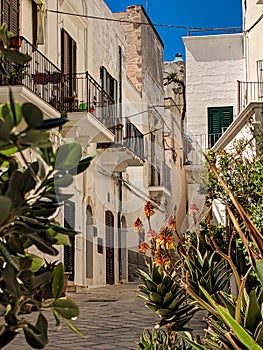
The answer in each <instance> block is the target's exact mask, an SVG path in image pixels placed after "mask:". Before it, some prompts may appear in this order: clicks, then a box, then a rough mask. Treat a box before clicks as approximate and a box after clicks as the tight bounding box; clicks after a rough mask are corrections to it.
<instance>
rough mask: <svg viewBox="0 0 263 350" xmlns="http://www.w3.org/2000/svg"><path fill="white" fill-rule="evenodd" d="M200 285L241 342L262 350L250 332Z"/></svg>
mask: <svg viewBox="0 0 263 350" xmlns="http://www.w3.org/2000/svg"><path fill="white" fill-rule="evenodd" d="M199 287H200V289H201V290H202V292H203V293H204V295H205V297H206V298H207V299H208V301H209V302H210V303H211V305H212V306H213V308H214V309H215V310H216V311H217V312H219V315H220V317H221V319H222V321H224V323H225V324H226V325H227V326H228V327H229V328H230V329H231V330H232V331H233V332H234V334H235V335H236V337H237V338H238V339H239V340H240V342H241V344H243V345H245V346H246V347H247V348H248V349H249V350H262V348H261V347H260V346H259V345H258V344H257V343H256V342H255V340H254V339H253V338H252V337H251V336H250V335H249V333H248V332H247V331H246V330H245V329H244V328H243V327H242V326H241V325H240V324H239V323H238V322H237V321H236V320H235V319H234V318H233V317H232V316H231V315H230V314H229V312H228V310H226V309H225V308H224V307H223V306H221V305H218V304H217V303H216V302H215V301H214V300H213V298H212V297H211V296H210V295H209V294H208V293H207V291H206V290H205V289H204V288H203V287H202V286H199Z"/></svg>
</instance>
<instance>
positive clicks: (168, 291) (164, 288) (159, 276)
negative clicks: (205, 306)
mask: <svg viewBox="0 0 263 350" xmlns="http://www.w3.org/2000/svg"><path fill="white" fill-rule="evenodd" d="M138 275H139V277H140V280H141V282H142V283H141V284H140V285H139V291H140V292H142V293H143V295H140V297H142V298H143V299H144V300H146V306H147V307H148V308H149V309H151V310H153V311H155V312H156V314H157V315H158V316H159V319H158V320H157V323H158V324H159V325H160V326H164V325H166V326H168V327H169V329H171V330H174V331H183V330H188V329H189V328H188V327H186V324H187V323H188V322H189V321H190V319H191V318H192V317H193V315H194V314H195V312H196V311H197V310H198V307H197V306H196V304H195V303H194V302H193V301H192V300H190V299H189V297H188V296H187V294H186V292H185V291H184V289H182V288H181V287H180V286H179V284H178V283H177V282H176V281H175V280H174V278H173V277H174V275H175V273H173V275H172V276H169V275H168V274H167V273H166V272H164V271H163V270H162V269H161V268H160V267H158V266H156V265H154V264H153V265H151V266H149V270H148V272H145V271H142V270H139V271H138Z"/></svg>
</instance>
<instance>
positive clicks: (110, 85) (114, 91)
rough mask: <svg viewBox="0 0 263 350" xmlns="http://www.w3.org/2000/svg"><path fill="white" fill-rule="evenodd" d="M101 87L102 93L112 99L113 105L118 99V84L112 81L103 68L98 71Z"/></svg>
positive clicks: (114, 80)
mask: <svg viewBox="0 0 263 350" xmlns="http://www.w3.org/2000/svg"><path fill="white" fill-rule="evenodd" d="M100 78H101V86H102V88H103V90H104V91H106V92H107V94H108V95H109V96H110V97H111V98H112V100H113V101H114V103H117V99H118V82H117V80H116V79H114V78H113V77H112V76H111V75H110V74H109V72H108V71H107V69H106V68H105V67H103V66H102V67H101V69H100Z"/></svg>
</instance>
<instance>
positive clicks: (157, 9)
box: [105, 0, 242, 61]
mask: <svg viewBox="0 0 263 350" xmlns="http://www.w3.org/2000/svg"><path fill="white" fill-rule="evenodd" d="M105 2H106V4H107V5H108V6H109V8H110V9H111V10H112V12H118V11H124V10H125V8H126V7H127V6H130V5H136V4H142V5H143V6H144V8H146V0H141V2H140V1H136V0H135V1H133V0H105ZM241 4H242V0H220V1H218V0H199V1H196V0H186V1H184V0H180V1H179V0H148V15H149V17H150V18H151V20H152V22H153V23H164V24H172V25H178V26H188V27H198V28H199V27H202V28H204V27H205V28H222V27H236V26H241V25H242V5H241ZM156 29H157V30H158V32H159V34H160V36H161V38H162V40H163V42H164V46H165V50H164V59H165V60H166V61H171V60H173V58H174V55H175V54H176V53H177V52H181V53H182V54H183V55H184V46H183V43H182V39H181V37H182V36H186V35H187V32H188V30H187V29H170V28H159V27H156ZM208 34H211V33H208Z"/></svg>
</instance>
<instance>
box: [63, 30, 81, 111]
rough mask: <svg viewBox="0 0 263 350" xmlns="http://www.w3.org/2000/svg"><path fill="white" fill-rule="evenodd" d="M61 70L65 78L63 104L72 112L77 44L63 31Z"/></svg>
mask: <svg viewBox="0 0 263 350" xmlns="http://www.w3.org/2000/svg"><path fill="white" fill-rule="evenodd" d="M61 70H62V72H63V73H64V74H65V76H66V79H65V80H66V81H65V83H63V84H64V86H63V103H64V105H65V108H66V110H67V111H68V112H74V111H76V103H77V74H76V72H77V43H76V41H75V40H73V38H72V37H71V36H70V35H69V34H68V33H67V32H66V31H65V29H62V31H61Z"/></svg>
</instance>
